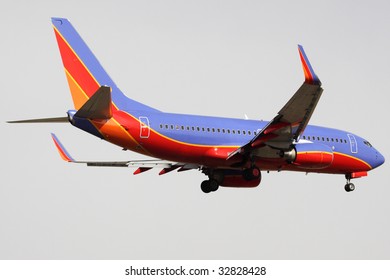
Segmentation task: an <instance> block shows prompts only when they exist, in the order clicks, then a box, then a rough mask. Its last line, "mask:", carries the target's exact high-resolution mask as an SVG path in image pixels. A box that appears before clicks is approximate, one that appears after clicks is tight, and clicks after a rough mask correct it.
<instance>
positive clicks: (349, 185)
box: [344, 174, 355, 192]
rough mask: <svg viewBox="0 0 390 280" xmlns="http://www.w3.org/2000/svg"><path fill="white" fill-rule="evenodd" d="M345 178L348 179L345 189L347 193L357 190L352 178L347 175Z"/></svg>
mask: <svg viewBox="0 0 390 280" xmlns="http://www.w3.org/2000/svg"><path fill="white" fill-rule="evenodd" d="M345 178H346V179H347V184H345V186H344V189H345V191H346V192H352V191H354V190H355V185H354V184H352V183H351V176H350V175H348V174H347V175H345Z"/></svg>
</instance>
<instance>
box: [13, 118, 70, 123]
mask: <svg viewBox="0 0 390 280" xmlns="http://www.w3.org/2000/svg"><path fill="white" fill-rule="evenodd" d="M67 122H69V120H68V117H58V118H45V119H29V120H19V121H7V123H67Z"/></svg>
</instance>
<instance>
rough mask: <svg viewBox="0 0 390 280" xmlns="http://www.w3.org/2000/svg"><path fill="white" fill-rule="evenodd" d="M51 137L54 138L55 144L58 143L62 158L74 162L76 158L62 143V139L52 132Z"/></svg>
mask: <svg viewBox="0 0 390 280" xmlns="http://www.w3.org/2000/svg"><path fill="white" fill-rule="evenodd" d="M51 137H52V138H53V141H54V144H55V145H56V147H57V149H58V152H59V154H60V156H61V158H62V159H63V160H65V161H67V162H74V159H73V158H72V157H71V156H70V154H69V153H68V152H67V151H66V150H65V148H64V146H63V145H62V144H61V142H60V140H58V138H57V136H55V134H54V133H52V134H51Z"/></svg>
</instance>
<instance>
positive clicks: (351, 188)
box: [344, 183, 355, 192]
mask: <svg viewBox="0 0 390 280" xmlns="http://www.w3.org/2000/svg"><path fill="white" fill-rule="evenodd" d="M344 189H345V191H346V192H352V191H354V190H355V185H354V184H352V183H347V184H346V185H345V187H344Z"/></svg>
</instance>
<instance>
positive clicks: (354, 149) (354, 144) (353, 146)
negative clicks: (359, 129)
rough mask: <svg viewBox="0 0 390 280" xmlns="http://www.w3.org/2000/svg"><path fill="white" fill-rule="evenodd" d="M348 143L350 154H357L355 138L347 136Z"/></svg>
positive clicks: (350, 135)
mask: <svg viewBox="0 0 390 280" xmlns="http://www.w3.org/2000/svg"><path fill="white" fill-rule="evenodd" d="M348 138H349V143H350V144H351V153H353V154H356V153H357V152H358V147H357V142H356V138H355V136H354V135H352V134H348Z"/></svg>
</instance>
